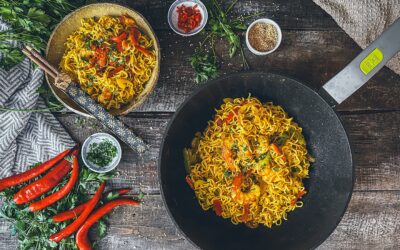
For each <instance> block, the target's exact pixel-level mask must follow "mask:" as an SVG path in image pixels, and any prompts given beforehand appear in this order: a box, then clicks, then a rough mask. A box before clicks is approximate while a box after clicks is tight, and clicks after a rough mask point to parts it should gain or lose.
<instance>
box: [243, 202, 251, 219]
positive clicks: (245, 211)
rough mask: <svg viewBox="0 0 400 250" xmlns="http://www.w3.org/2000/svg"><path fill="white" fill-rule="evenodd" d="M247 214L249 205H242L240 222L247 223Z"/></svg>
mask: <svg viewBox="0 0 400 250" xmlns="http://www.w3.org/2000/svg"><path fill="white" fill-rule="evenodd" d="M249 214H250V205H249V204H244V205H243V215H242V221H243V222H245V223H246V222H247V221H249Z"/></svg>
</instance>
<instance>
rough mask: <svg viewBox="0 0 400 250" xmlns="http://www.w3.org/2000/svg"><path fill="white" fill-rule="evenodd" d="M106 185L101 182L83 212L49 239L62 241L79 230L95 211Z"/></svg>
mask: <svg viewBox="0 0 400 250" xmlns="http://www.w3.org/2000/svg"><path fill="white" fill-rule="evenodd" d="M105 186H106V184H105V182H103V183H101V185H100V187H99V189H97V192H96V194H95V195H94V196H93V198H92V199H91V200H90V203H89V204H88V206H87V207H86V208H85V209H84V210H83V212H82V214H81V215H80V216H79V217H78V218H77V219H76V220H74V221H73V222H72V223H71V224H69V225H68V226H66V227H65V228H64V229H62V230H61V231H60V232H58V233H55V234H53V235H52V236H50V238H49V239H50V240H51V241H54V242H60V241H61V240H62V239H64V238H66V237H68V236H70V235H71V234H73V233H74V232H75V231H76V230H78V228H79V227H80V226H81V225H82V224H83V223H84V222H85V220H86V218H87V217H88V216H89V214H90V213H91V212H92V211H93V209H94V207H95V206H96V205H97V202H99V200H100V198H101V194H102V193H103V191H104V188H105Z"/></svg>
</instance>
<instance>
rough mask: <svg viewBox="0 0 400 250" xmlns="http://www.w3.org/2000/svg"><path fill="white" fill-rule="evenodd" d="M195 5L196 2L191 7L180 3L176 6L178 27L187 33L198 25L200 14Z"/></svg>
mask: <svg viewBox="0 0 400 250" xmlns="http://www.w3.org/2000/svg"><path fill="white" fill-rule="evenodd" d="M197 7H198V6H197V4H196V5H194V6H192V7H190V6H188V7H186V6H185V5H184V4H182V5H181V6H179V7H178V8H177V10H176V11H177V12H178V28H179V29H181V30H183V31H184V32H186V33H188V32H190V31H192V30H194V29H195V28H197V27H198V26H199V25H200V23H201V19H202V16H201V13H200V10H199V9H198V8H197Z"/></svg>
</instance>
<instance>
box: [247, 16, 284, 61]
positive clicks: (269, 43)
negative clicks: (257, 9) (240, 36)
mask: <svg viewBox="0 0 400 250" xmlns="http://www.w3.org/2000/svg"><path fill="white" fill-rule="evenodd" d="M281 41H282V31H281V28H280V27H279V25H278V24H277V23H276V22H274V21H272V20H271V19H268V18H261V19H258V20H256V21H254V22H253V23H252V24H250V25H249V27H248V28H247V32H246V45H247V47H248V48H249V50H250V51H251V52H252V53H253V54H255V55H259V56H264V55H268V54H270V53H272V52H274V51H275V50H276V49H277V48H278V47H279V45H280V44H281Z"/></svg>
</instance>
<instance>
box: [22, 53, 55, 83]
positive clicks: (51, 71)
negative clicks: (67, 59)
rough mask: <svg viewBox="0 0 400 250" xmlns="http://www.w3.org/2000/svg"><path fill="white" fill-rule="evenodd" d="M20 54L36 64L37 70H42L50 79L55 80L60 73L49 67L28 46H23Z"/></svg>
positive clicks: (48, 64)
mask: <svg viewBox="0 0 400 250" xmlns="http://www.w3.org/2000/svg"><path fill="white" fill-rule="evenodd" d="M22 53H24V55H26V56H27V57H28V58H29V59H31V60H32V61H33V62H34V63H36V64H37V65H38V66H39V68H41V69H42V70H44V72H46V73H47V74H49V75H50V76H51V77H53V78H56V77H58V75H60V71H59V70H58V69H56V68H55V67H54V66H53V65H51V64H50V63H49V62H48V61H47V60H46V59H45V58H44V57H43V56H42V55H40V53H39V52H38V51H37V50H35V49H34V48H32V47H30V46H25V47H23V48H22Z"/></svg>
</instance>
